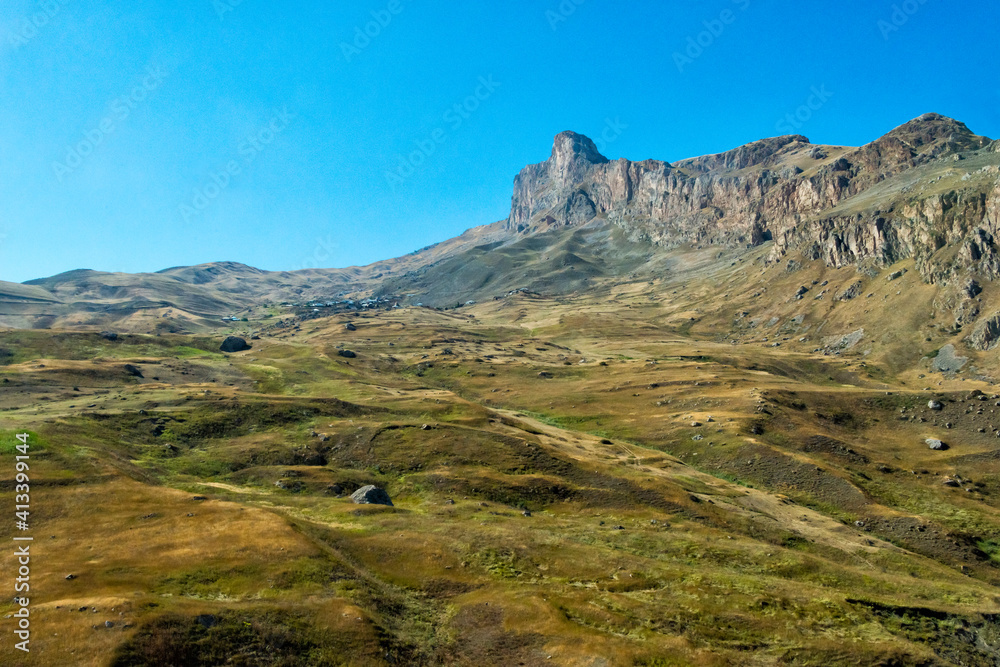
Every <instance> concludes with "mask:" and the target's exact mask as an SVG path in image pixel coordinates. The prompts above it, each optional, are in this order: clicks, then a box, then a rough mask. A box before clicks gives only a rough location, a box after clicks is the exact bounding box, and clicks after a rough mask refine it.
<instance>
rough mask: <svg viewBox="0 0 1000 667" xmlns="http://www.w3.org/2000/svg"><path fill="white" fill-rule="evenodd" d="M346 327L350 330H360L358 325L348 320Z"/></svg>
mask: <svg viewBox="0 0 1000 667" xmlns="http://www.w3.org/2000/svg"><path fill="white" fill-rule="evenodd" d="M344 328H345V329H347V330H348V331H357V330H358V328H357V327H356V326H354V325H353V324H352V323H350V322H348V323H347V324H345V325H344Z"/></svg>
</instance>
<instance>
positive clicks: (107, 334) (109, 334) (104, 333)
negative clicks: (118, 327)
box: [101, 331, 118, 340]
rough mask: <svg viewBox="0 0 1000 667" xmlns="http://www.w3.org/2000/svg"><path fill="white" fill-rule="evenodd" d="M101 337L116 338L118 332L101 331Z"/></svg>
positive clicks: (105, 338)
mask: <svg viewBox="0 0 1000 667" xmlns="http://www.w3.org/2000/svg"><path fill="white" fill-rule="evenodd" d="M101 338H103V339H104V340H118V334H116V333H115V332H114V331H102V332H101Z"/></svg>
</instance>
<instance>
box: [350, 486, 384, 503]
mask: <svg viewBox="0 0 1000 667" xmlns="http://www.w3.org/2000/svg"><path fill="white" fill-rule="evenodd" d="M351 500H353V501H354V502H355V503H357V504H359V505H388V506H389V507H392V499H390V498H389V494H388V493H386V492H385V491H383V490H382V489H380V488H378V487H377V486H374V485H372V484H369V485H368V486H362V487H361V488H360V489H358V490H357V491H355V492H354V493H352V494H351Z"/></svg>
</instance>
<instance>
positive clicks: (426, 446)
mask: <svg viewBox="0 0 1000 667" xmlns="http://www.w3.org/2000/svg"><path fill="white" fill-rule="evenodd" d="M998 172H1000V151H998V143H997V142H993V141H990V140H989V139H986V138H985V137H980V136H977V135H975V134H974V133H972V132H971V131H970V130H968V128H966V127H965V126H964V125H962V124H961V123H958V122H957V121H954V120H951V119H948V118H945V117H943V116H937V115H925V116H922V117H920V118H918V119H916V120H914V121H911V122H909V123H907V124H905V125H903V126H901V127H899V128H896V129H895V130H892V131H891V132H889V133H888V134H886V135H885V136H884V137H881V138H880V139H877V140H875V141H873V142H872V143H870V144H867V145H866V146H862V147H859V148H851V147H843V146H817V145H813V144H811V143H810V142H809V140H808V139H807V138H806V137H803V136H800V135H791V136H784V137H775V138H770V139H764V140H761V141H757V142H753V143H751V144H747V145H746V146H742V147H739V148H736V149H734V150H731V151H727V152H724V153H719V154H715V155H706V156H701V157H696V158H690V159H683V160H675V161H672V162H665V161H655V160H646V161H641V162H631V161H629V160H608V159H606V158H605V157H604V156H602V155H601V154H600V151H598V150H597V147H596V146H595V144H594V143H593V142H592V141H590V140H589V139H587V138H586V137H584V136H582V135H579V134H576V133H572V132H564V133H561V134H559V135H558V136H556V138H555V141H554V145H553V148H552V151H551V153H550V155H549V156H548V158H547V159H546V160H545V161H543V162H541V163H538V164H534V165H531V166H528V167H526V168H525V169H523V170H522V171H521V172H520V173H519V174H518V175H517V177H516V178H515V181H514V190H513V194H512V200H511V209H510V212H509V214H508V217H507V218H506V219H503V220H500V221H498V222H495V223H493V224H490V225H485V226H482V227H475V228H473V229H470V230H469V231H467V232H466V233H465V234H463V235H461V236H459V237H456V238H454V239H450V240H446V241H444V242H442V243H439V244H435V245H433V246H429V247H427V248H424V249H421V250H419V251H417V252H415V253H411V254H410V255H407V256H404V257H400V258H396V259H391V260H386V261H384V262H379V263H376V264H372V265H370V266H365V267H350V268H346V269H309V270H303V271H289V272H282V271H264V270H261V269H258V268H254V267H250V266H246V265H244V264H239V263H235V262H216V263H211V264H203V265H199V266H192V267H173V268H169V269H165V270H163V271H160V272H157V273H143V274H122V273H106V272H99V271H90V270H77V271H70V272H67V273H63V274H60V275H57V276H52V277H50V278H44V279H40V280H33V281H29V283H26V284H22V285H16V284H10V283H2V284H0V322H2V323H3V324H6V325H7V326H12V327H14V328H11V329H3V330H0V387H2V390H0V421H2V424H0V452H4V453H7V454H11V455H12V454H14V453H15V452H17V453H18V455H19V458H24V459H25V461H23V462H20V461H19V462H18V465H19V466H20V467H21V468H23V469H24V471H25V473H24V476H25V478H27V477H28V476H30V482H31V483H32V486H33V489H34V490H35V492H36V496H35V499H34V500H35V503H34V505H33V506H32V507H31V508H30V510H31V511H30V513H29V512H28V511H26V510H25V511H23V512H19V514H18V518H19V520H21V521H23V524H22V525H26V526H28V527H30V528H32V529H33V530H35V531H36V532H35V534H36V535H37V536H38V538H36V540H35V541H34V542H31V544H32V545H33V546H32V555H33V556H34V557H32V558H31V559H30V560H31V562H30V566H31V570H32V571H31V575H32V577H31V579H32V582H33V583H34V584H35V589H34V591H33V592H32V593H31V595H32V597H31V605H32V606H31V614H30V619H31V629H32V630H33V631H34V632H32V633H31V636H32V639H33V640H34V641H35V642H37V643H33V644H32V649H33V650H35V651H36V658H37V660H38V661H39V662H38V664H46V665H50V664H51V665H64V664H65V665H99V664H100V665H105V664H107V665H122V666H123V665H160V664H172V665H196V664H197V665H223V664H247V665H249V664H254V665H257V664H261V665H263V664H286V665H303V666H305V665H310V666H311V665H329V664H350V665H386V666H389V665H418V666H419V665H475V666H479V665H495V664H496V665H566V666H576V665H590V666H592V667H619V666H621V667H635V666H641V665H645V666H653V665H777V664H781V665H827V664H830V665H848V664H850V665H997V664H1000V597H998V595H997V586H998V585H1000V393H997V392H998V389H997V386H998V385H1000V355H998V354H997V349H998V348H1000V281H998V280H997V279H996V278H997V275H998V274H997V268H996V267H997V262H996V245H995V244H996V242H997V241H996V238H997V233H998V231H997V230H998V227H997V225H998V222H1000V220H998V218H1000V215H998V214H1000V206H998V199H1000V197H998V181H1000V173H998ZM313 299H315V300H318V301H320V303H315V302H313V301H312V300H313ZM470 301H472V302H475V303H469V302H470ZM331 304H332V305H331ZM397 304H398V305H400V306H401V307H399V308H397V307H395V306H396V305H397ZM420 304H422V305H423V306H425V307H418V306H419V305H420ZM234 315H237V316H238V318H237V320H236V321H234V320H233V316H234ZM223 317H225V321H223ZM231 336H233V337H241V338H243V339H244V340H243V341H242V342H241V341H234V340H230V337H231ZM226 343H229V344H228V345H227V344H226ZM233 343H236V344H235V345H233ZM223 350H225V351H223ZM233 350H238V351H233ZM8 458H11V457H8ZM27 486H28V484H27V482H26V483H25V487H27ZM5 488H6V490H7V492H8V498H9V501H10V502H11V504H13V501H14V500H15V498H13V496H14V495H15V494H14V491H15V489H14V484H13V482H12V481H10V480H8V483H7V486H6V487H5ZM17 491H18V493H20V489H17ZM25 494H27V491H26V492H25ZM25 502H27V501H25ZM22 507H23V506H22ZM97 511H99V516H97V517H96V518H95V512H97ZM21 516H24V517H27V518H26V519H20V517H21ZM6 526H7V528H6V530H7V535H6V537H7V538H8V539H9V538H10V537H13V535H14V532H15V531H17V533H18V535H19V536H25V535H26V533H25V532H23V531H25V528H24V527H21V526H18V525H16V524H15V522H7V524H6ZM41 538H44V539H41ZM36 547H37V551H36V550H35V549H36ZM19 557H20V556H19V555H18V554H17V553H15V551H14V550H5V551H0V571H11V572H13V571H14V568H17V567H26V566H24V565H23V563H20V562H17V561H16V559H18V558H19ZM6 605H7V612H4V613H5V614H6V615H8V616H12V617H13V616H14V615H15V614H16V613H18V610H19V609H20V608H22V607H26V606H27V605H28V602H26V601H20V600H18V601H14V602H11V601H9V600H8V602H7V603H6ZM19 654H20V651H18V650H17V649H16V648H15V646H14V643H13V642H4V643H0V664H12V665H13V664H25V663H24V660H23V659H22V657H21V656H20V655H19Z"/></svg>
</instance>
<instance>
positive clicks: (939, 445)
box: [924, 438, 948, 451]
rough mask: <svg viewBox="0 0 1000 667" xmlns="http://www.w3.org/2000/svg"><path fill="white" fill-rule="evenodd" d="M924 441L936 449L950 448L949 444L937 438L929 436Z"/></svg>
mask: <svg viewBox="0 0 1000 667" xmlns="http://www.w3.org/2000/svg"><path fill="white" fill-rule="evenodd" d="M924 442H926V443H927V446H928V447H929V448H930V449H933V450H934V451H944V450H945V449H948V445H946V444H944V443H943V442H941V441H940V440H938V439H937V438H927V439H926V440H925V441H924Z"/></svg>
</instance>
